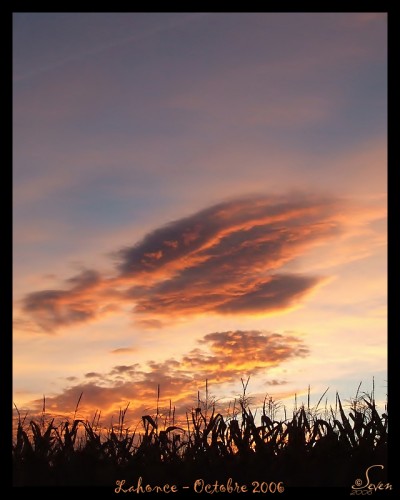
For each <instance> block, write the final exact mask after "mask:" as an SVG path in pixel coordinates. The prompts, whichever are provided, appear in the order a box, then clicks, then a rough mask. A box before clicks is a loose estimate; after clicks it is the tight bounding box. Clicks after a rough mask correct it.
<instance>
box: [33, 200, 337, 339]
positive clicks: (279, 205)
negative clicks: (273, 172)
mask: <svg viewBox="0 0 400 500" xmlns="http://www.w3.org/2000/svg"><path fill="white" fill-rule="evenodd" d="M338 214H339V208H338V202H337V201H336V200H333V199H330V198H327V197H319V198H318V197H315V196H311V195H307V196H306V195H299V194H295V193H291V194H289V195H287V196H285V197H277V196H251V197H250V196H248V197H242V198H236V199H233V200H229V201H225V202H223V203H219V204H217V205H213V206H211V207H208V208H206V209H204V210H201V211H199V212H197V213H194V214H192V215H191V216H189V217H184V218H181V219H179V220H176V221H174V222H171V223H169V224H167V225H165V226H162V227H160V228H158V229H156V230H154V231H152V232H150V233H148V234H147V235H146V236H145V237H144V238H143V239H142V240H141V241H138V242H137V243H136V244H135V245H133V246H128V247H126V248H123V249H120V250H118V251H116V252H115V254H114V258H115V260H116V262H115V271H116V272H115V274H114V275H113V276H111V277H106V276H101V274H100V272H99V271H96V270H86V271H83V272H81V273H80V274H78V275H77V276H73V277H72V278H70V279H69V280H67V281H66V285H67V288H64V289H56V290H44V291H38V292H33V293H30V294H28V295H27V296H26V297H25V298H24V300H23V308H24V310H25V312H26V313H29V314H30V315H31V316H32V317H33V318H34V319H35V320H36V322H37V324H39V325H40V326H41V327H42V328H44V329H45V330H50V331H52V330H54V329H56V328H57V327H60V326H63V325H71V324H74V323H80V322H85V321H92V320H94V319H97V318H99V317H101V316H103V315H105V314H110V313H115V312H116V311H118V310H119V308H120V307H121V306H122V305H123V304H129V305H131V306H132V309H133V313H134V315H135V318H136V319H137V320H138V321H139V322H140V324H141V325H142V326H148V327H160V326H162V325H163V322H164V321H165V320H168V321H169V320H173V319H174V318H177V317H185V316H193V315H197V314H204V313H207V314H209V313H214V314H227V313H229V314H253V313H263V314H265V313H270V312H275V311H279V310H283V309H286V308H289V307H291V306H292V305H293V304H295V303H298V302H299V301H300V300H301V299H302V298H303V297H304V296H305V295H306V294H307V293H308V292H309V291H311V290H313V289H314V288H315V287H316V286H317V285H318V284H319V283H320V282H321V281H322V280H323V279H324V278H323V277H322V276H309V275H304V274H301V273H293V272H289V271H288V270H287V269H286V266H287V264H288V263H290V262H291V261H292V260H294V259H295V258H296V257H299V256H301V255H302V254H304V253H305V252H307V251H308V250H309V249H310V248H312V247H313V246H315V245H318V244H321V243H325V242H326V241H328V240H329V239H330V238H332V237H333V236H335V235H337V234H338V232H339V231H340V217H339V216H338Z"/></svg>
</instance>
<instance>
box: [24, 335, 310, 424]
mask: <svg viewBox="0 0 400 500" xmlns="http://www.w3.org/2000/svg"><path fill="white" fill-rule="evenodd" d="M198 344H199V347H198V348H195V349H192V350H191V351H190V352H188V353H187V354H186V355H183V356H182V357H181V358H180V359H178V360H176V359H174V358H170V359H166V360H165V361H162V362H154V361H151V360H150V361H148V363H147V368H145V369H144V368H143V367H141V365H139V364H138V363H135V364H131V365H116V366H114V367H113V368H112V369H111V370H110V371H109V372H108V373H97V372H89V373H86V374H85V375H84V380H83V381H82V382H77V383H76V384H75V385H73V386H70V387H67V388H66V389H65V390H64V391H63V392H62V393H61V394H59V395H57V396H54V397H48V398H46V408H47V411H49V412H50V413H53V412H58V413H60V412H63V413H68V412H74V411H75V408H76V404H77V401H78V399H79V396H80V394H81V393H83V397H82V401H81V404H80V409H81V411H84V412H90V413H94V411H95V410H96V409H101V410H102V412H103V415H109V416H110V415H111V414H112V413H113V411H117V410H118V408H120V407H123V406H126V404H127V403H128V402H131V405H130V407H131V411H132V412H133V413H132V416H133V417H134V418H140V417H141V416H142V415H143V414H145V413H144V412H149V411H150V410H151V409H153V410H154V408H155V402H156V398H157V391H158V386H159V387H160V388H161V395H162V401H161V403H160V404H161V406H162V405H163V404H165V402H166V401H170V400H171V401H173V403H174V405H175V406H176V408H177V415H178V413H179V412H180V414H181V416H183V415H184V414H185V411H186V410H187V409H188V407H190V402H191V401H193V402H194V401H195V399H196V397H197V389H198V387H199V386H201V385H203V384H204V381H205V380H208V381H209V383H210V384H214V385H215V384H217V383H226V382H230V383H235V382H238V380H240V378H241V377H243V376H246V377H247V376H250V375H253V374H256V373H258V374H261V373H265V374H266V375H267V374H268V369H270V368H272V367H276V366H278V365H280V364H282V363H284V362H285V361H287V360H289V359H290V358H296V357H304V356H307V355H308V353H309V351H308V348H307V347H306V346H305V345H304V344H303V343H302V340H301V339H300V338H299V337H297V336H295V335H293V334H290V335H288V334H285V335H282V334H278V333H273V332H262V331H258V330H250V331H241V330H236V331H226V332H214V333H209V334H208V335H205V336H204V337H203V338H202V339H201V340H199V341H198ZM88 379H89V380H88ZM68 380H69V381H71V382H72V381H74V382H75V381H77V378H76V377H68ZM268 383H269V384H271V385H282V384H285V383H286V381H284V380H283V381H276V380H271V381H270V382H268ZM40 405H42V400H41V399H40V400H37V401H35V402H33V403H32V407H33V408H34V409H37V410H40V408H41V406H40Z"/></svg>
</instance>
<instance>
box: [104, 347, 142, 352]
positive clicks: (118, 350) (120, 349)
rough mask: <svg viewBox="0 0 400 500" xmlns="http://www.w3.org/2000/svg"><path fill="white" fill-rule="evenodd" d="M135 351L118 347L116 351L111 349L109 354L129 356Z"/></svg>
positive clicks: (132, 348) (131, 348) (130, 348)
mask: <svg viewBox="0 0 400 500" xmlns="http://www.w3.org/2000/svg"><path fill="white" fill-rule="evenodd" d="M136 351H137V349H135V348H134V347H118V348H117V349H113V350H112V351H110V353H111V354H130V353H132V352H136Z"/></svg>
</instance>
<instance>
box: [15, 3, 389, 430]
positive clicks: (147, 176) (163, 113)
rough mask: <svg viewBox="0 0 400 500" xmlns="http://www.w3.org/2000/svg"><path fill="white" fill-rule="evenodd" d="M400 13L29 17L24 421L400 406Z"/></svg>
mask: <svg viewBox="0 0 400 500" xmlns="http://www.w3.org/2000/svg"><path fill="white" fill-rule="evenodd" d="M386 21H387V19H386V15H385V14H384V13H321V14H318V13H281V14H279V13H225V14H224V13H159V14H157V13H148V14H146V13H91V14H90V13H86V14H85V13H64V14H61V13H17V14H14V26H13V37H14V43H13V82H14V83H13V118H14V123H13V186H14V192H13V204H14V205H13V208H14V209H13V231H14V245H13V248H14V250H13V252H14V254H13V282H14V289H13V297H14V312H13V319H14V327H13V393H14V395H13V397H14V402H15V404H16V405H17V406H18V408H20V409H29V410H30V412H31V413H34V412H36V411H38V409H39V408H41V405H42V398H43V395H46V407H47V410H48V411H49V412H51V413H54V414H60V415H71V414H73V412H74V409H75V406H76V403H77V401H78V398H79V395H80V394H81V392H83V396H82V400H81V403H80V408H81V414H82V415H83V416H87V417H91V416H93V415H94V412H95V410H96V409H99V410H102V414H103V419H104V423H105V424H107V423H108V422H109V420H110V418H111V415H112V414H113V413H114V414H117V413H118V410H119V408H121V407H125V406H126V405H127V403H128V402H130V410H129V411H130V418H131V419H132V422H133V421H135V419H137V418H139V417H140V416H141V415H143V414H146V413H151V412H154V410H155V407H156V398H157V385H158V384H160V406H161V407H163V408H165V407H168V406H169V400H170V399H171V400H172V404H173V405H176V407H177V410H179V411H184V410H185V409H190V408H191V407H192V406H193V405H195V404H196V400H197V391H198V390H200V393H201V396H202V397H203V396H204V388H205V381H206V380H208V384H209V390H210V392H211V394H213V395H214V396H215V397H216V398H217V399H220V400H221V402H220V404H221V405H222V407H223V405H224V404H225V403H224V402H225V401H228V400H233V399H234V398H235V397H236V396H237V395H238V394H239V393H240V392H241V378H243V379H247V377H249V376H250V377H251V378H250V383H249V387H248V392H249V395H250V396H252V397H253V401H254V405H255V406H257V404H258V403H259V402H260V401H262V400H263V398H264V396H265V395H266V394H270V395H272V396H274V397H276V398H277V399H280V400H282V401H283V402H285V404H288V407H291V404H292V402H293V398H294V394H295V393H297V395H298V398H300V401H301V400H302V399H304V400H305V399H306V393H307V388H308V385H309V384H310V385H311V394H312V400H313V401H314V402H315V401H317V400H318V399H319V397H320V396H321V395H322V393H323V392H324V391H325V389H326V388H327V387H328V386H329V387H330V389H329V391H328V398H329V400H330V401H331V402H334V398H335V392H336V391H338V392H339V394H340V395H341V396H342V398H343V399H346V398H350V397H351V396H354V395H355V392H356V390H357V387H358V385H359V383H360V382H361V381H362V382H363V385H362V388H361V390H365V391H370V390H371V387H372V377H374V378H375V390H376V394H377V397H378V399H379V400H381V401H383V400H384V399H385V395H386V386H387V366H386V364H387V311H386V304H387V293H386V288H387V267H386V266H387V262H386V255H387V247H386V244H387V227H386V223H387V211H386V206H387V175H386V174H387V151H386V149H387V147H386V146H387V144H386V143H387V126H386V121H387V103H386V99H387V95H386V88H387V81H386V64H387V48H386V36H387V33H386V31H387V25H386ZM115 412H117V413H115Z"/></svg>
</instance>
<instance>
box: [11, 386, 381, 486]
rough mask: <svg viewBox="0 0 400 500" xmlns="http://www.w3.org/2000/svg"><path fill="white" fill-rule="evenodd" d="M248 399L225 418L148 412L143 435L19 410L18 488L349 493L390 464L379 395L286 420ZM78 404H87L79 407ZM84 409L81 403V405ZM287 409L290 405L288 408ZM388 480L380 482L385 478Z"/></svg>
mask: <svg viewBox="0 0 400 500" xmlns="http://www.w3.org/2000/svg"><path fill="white" fill-rule="evenodd" d="M242 384H243V394H242V396H241V397H240V398H238V400H237V401H235V403H234V404H233V405H230V407H229V411H225V412H224V413H225V415H222V413H221V412H218V411H217V409H216V406H217V405H216V403H215V401H209V400H207V401H205V402H201V401H200V397H198V404H197V407H194V408H193V409H192V410H191V411H188V412H187V413H186V416H185V419H184V420H180V421H179V422H177V421H176V419H175V412H174V411H173V410H172V409H171V407H170V411H169V413H168V414H167V416H165V417H161V416H160V413H159V409H158V401H157V409H156V412H155V413H154V414H153V415H144V416H143V417H142V419H141V422H140V423H139V424H138V425H137V427H136V429H134V430H132V429H130V428H129V427H127V426H126V425H125V419H126V412H127V410H128V406H129V405H128V406H127V407H126V408H125V409H124V410H120V413H119V419H118V422H117V423H115V424H114V425H111V426H110V427H109V428H107V429H104V428H103V427H101V426H100V425H99V419H100V414H99V413H96V414H95V416H94V418H93V419H92V420H91V421H90V422H89V421H87V420H83V419H80V418H78V417H77V412H75V415H74V417H73V418H71V419H65V420H64V421H62V422H61V423H58V424H56V423H55V419H54V418H51V419H50V418H48V417H46V418H45V415H44V414H43V418H41V419H39V420H37V421H34V420H31V421H29V422H28V421H27V417H26V416H25V417H24V418H22V417H21V415H20V413H19V412H18V410H17V412H18V420H17V428H16V436H15V437H14V439H13V445H12V457H13V484H14V485H15V486H35V485H57V486H62V485H71V486H89V485H90V486H96V485H97V486H108V487H112V486H113V485H115V482H116V481H117V480H120V479H121V478H126V479H127V480H135V479H137V478H138V477H142V478H143V481H149V482H152V483H158V484H161V483H164V482H169V483H170V482H171V481H173V482H174V484H178V485H179V484H187V483H188V482H190V481H195V480H196V479H198V478H199V477H201V478H204V480H206V481H207V480H210V481H215V479H216V478H218V479H221V480H227V479H228V478H229V477H234V478H235V481H241V482H243V483H251V482H252V481H255V480H256V481H275V482H282V483H283V484H285V487H290V486H347V487H349V486H350V485H351V484H352V482H354V478H355V477H360V475H361V476H362V474H363V471H365V468H366V467H368V466H370V465H371V464H382V465H384V466H385V470H386V468H387V467H386V463H387V441H388V413H387V405H386V406H385V412H384V413H382V414H381V415H380V414H379V412H378V409H377V406H376V403H375V400H374V396H373V394H372V395H371V394H367V393H363V394H361V395H359V394H358V391H357V395H356V397H355V398H353V399H352V400H351V402H350V404H349V407H348V409H346V410H345V409H344V408H343V406H344V404H343V403H342V401H341V399H340V397H339V395H338V394H336V401H335V405H334V407H333V408H332V406H330V407H329V408H328V407H327V404H325V407H324V408H320V406H319V405H320V402H321V400H322V398H323V397H321V399H320V401H319V402H318V404H317V405H316V406H315V407H312V408H311V407H310V405H309V399H308V404H307V405H305V404H301V405H300V406H299V407H298V408H297V407H295V408H294V409H293V410H292V411H291V414H290V416H287V415H286V409H285V410H284V411H285V415H284V417H283V418H278V417H277V413H278V409H279V403H276V402H274V401H273V400H272V398H266V400H265V401H264V405H263V407H262V409H260V411H259V414H258V415H256V412H253V411H252V410H251V407H250V399H249V398H248V397H247V396H246V388H247V384H244V382H243V381H242ZM78 403H79V402H78ZM77 406H78V405H77ZM281 409H282V408H281ZM383 479H384V477H383V476H382V480H383Z"/></svg>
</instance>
